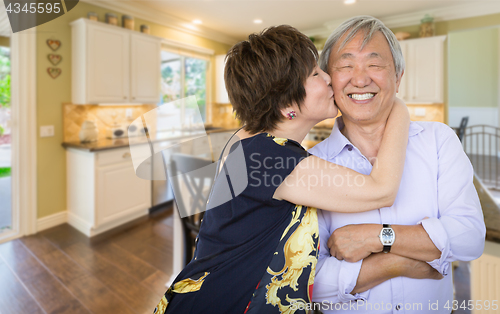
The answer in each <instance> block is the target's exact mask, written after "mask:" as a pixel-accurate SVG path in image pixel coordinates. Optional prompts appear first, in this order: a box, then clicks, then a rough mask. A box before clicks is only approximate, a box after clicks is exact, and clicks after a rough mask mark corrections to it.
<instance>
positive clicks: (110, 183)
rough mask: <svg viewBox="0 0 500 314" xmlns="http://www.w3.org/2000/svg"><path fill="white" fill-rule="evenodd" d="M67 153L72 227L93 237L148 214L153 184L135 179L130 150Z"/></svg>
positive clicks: (77, 150)
mask: <svg viewBox="0 0 500 314" xmlns="http://www.w3.org/2000/svg"><path fill="white" fill-rule="evenodd" d="M66 154H67V155H66V157H67V189H68V190H67V206H68V222H69V224H70V225H72V226H73V227H75V228H76V229H78V230H80V231H81V232H83V233H84V234H85V235H87V236H89V237H92V236H95V235H97V234H100V233H102V232H105V231H107V230H110V229H112V228H115V227H117V226H120V225H122V224H124V223H127V222H129V221H132V220H134V219H137V218H140V217H142V216H145V215H147V214H148V213H149V208H150V207H151V181H149V180H144V179H141V178H139V177H137V176H136V174H135V171H134V167H133V165H132V160H131V156H130V150H129V148H128V147H126V148H117V149H110V150H105V151H101V152H87V151H83V150H79V149H72V148H69V149H67V152H66Z"/></svg>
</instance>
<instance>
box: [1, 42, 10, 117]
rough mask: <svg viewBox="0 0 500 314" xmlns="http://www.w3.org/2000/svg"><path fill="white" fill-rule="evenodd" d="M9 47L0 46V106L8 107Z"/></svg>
mask: <svg viewBox="0 0 500 314" xmlns="http://www.w3.org/2000/svg"><path fill="white" fill-rule="evenodd" d="M9 54H10V49H9V48H4V47H0V106H1V107H7V108H8V107H10V58H9Z"/></svg>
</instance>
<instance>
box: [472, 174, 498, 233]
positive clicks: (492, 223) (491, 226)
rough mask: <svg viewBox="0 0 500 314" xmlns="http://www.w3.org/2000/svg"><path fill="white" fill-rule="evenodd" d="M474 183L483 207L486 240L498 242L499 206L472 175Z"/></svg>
mask: <svg viewBox="0 0 500 314" xmlns="http://www.w3.org/2000/svg"><path fill="white" fill-rule="evenodd" d="M474 185H475V186H476V190H477V193H478V195H479V200H480V201H481V208H482V209H483V215H484V223H485V224H486V240H487V241H492V242H496V243H500V208H499V206H498V205H497V204H496V202H495V200H493V199H492V197H491V194H490V193H488V192H486V190H485V189H484V188H483V187H482V185H481V183H479V181H478V180H477V179H476V177H474Z"/></svg>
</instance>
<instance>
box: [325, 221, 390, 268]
mask: <svg viewBox="0 0 500 314" xmlns="http://www.w3.org/2000/svg"><path fill="white" fill-rule="evenodd" d="M380 230H382V225H379V224H359V225H346V226H344V227H341V228H338V229H337V230H335V231H334V232H333V233H332V234H331V236H330V238H329V239H328V242H327V245H328V248H330V255H331V256H334V257H336V258H337V259H338V260H346V261H348V262H353V263H354V262H357V261H359V260H361V259H363V258H365V257H367V256H369V255H370V254H372V253H376V252H381V251H382V249H383V246H382V243H381V242H380V239H379V238H378V235H379V234H380Z"/></svg>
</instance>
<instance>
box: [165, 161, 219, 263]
mask: <svg viewBox="0 0 500 314" xmlns="http://www.w3.org/2000/svg"><path fill="white" fill-rule="evenodd" d="M165 164H166V168H167V171H168V172H169V175H168V177H169V178H170V180H171V184H172V188H173V190H174V196H175V202H176V205H177V208H178V210H179V215H180V217H181V222H182V226H183V231H184V248H185V249H184V265H187V264H188V263H189V261H191V260H192V259H193V253H194V249H195V248H196V241H197V237H198V233H199V231H200V226H201V221H202V220H203V214H204V212H205V210H206V204H207V202H208V196H209V194H210V190H211V188H212V185H213V181H214V172H213V169H212V168H213V167H209V166H210V165H212V160H210V159H205V158H200V157H196V156H192V155H187V154H182V153H174V154H172V155H171V156H170V160H169V162H166V163H165Z"/></svg>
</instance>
